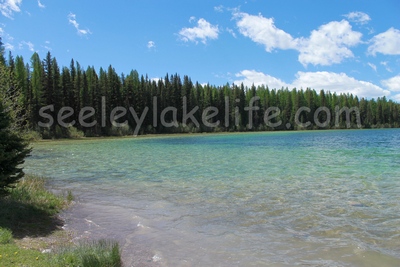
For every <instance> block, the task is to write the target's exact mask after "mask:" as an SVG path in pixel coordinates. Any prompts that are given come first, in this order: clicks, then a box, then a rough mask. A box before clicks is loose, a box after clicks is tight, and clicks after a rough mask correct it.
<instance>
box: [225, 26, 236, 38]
mask: <svg viewBox="0 0 400 267" xmlns="http://www.w3.org/2000/svg"><path fill="white" fill-rule="evenodd" d="M226 31H227V32H229V33H230V34H231V35H232V36H233V37H234V38H236V33H235V32H234V31H233V30H232V29H230V28H226Z"/></svg>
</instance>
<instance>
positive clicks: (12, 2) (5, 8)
mask: <svg viewBox="0 0 400 267" xmlns="http://www.w3.org/2000/svg"><path fill="white" fill-rule="evenodd" d="M21 4H22V0H1V1H0V11H1V14H3V16H5V17H7V18H10V19H12V15H13V13H14V12H20V11H21V8H20V6H21Z"/></svg>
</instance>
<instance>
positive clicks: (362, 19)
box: [343, 11, 371, 24]
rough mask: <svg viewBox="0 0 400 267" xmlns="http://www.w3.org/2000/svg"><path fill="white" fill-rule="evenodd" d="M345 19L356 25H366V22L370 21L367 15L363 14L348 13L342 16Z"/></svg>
mask: <svg viewBox="0 0 400 267" xmlns="http://www.w3.org/2000/svg"><path fill="white" fill-rule="evenodd" d="M343 16H344V17H346V18H347V19H348V20H350V21H352V22H355V23H358V24H366V23H368V21H370V20H371V18H370V16H368V14H365V13H364V12H359V11H357V12H350V13H348V14H346V15H343Z"/></svg>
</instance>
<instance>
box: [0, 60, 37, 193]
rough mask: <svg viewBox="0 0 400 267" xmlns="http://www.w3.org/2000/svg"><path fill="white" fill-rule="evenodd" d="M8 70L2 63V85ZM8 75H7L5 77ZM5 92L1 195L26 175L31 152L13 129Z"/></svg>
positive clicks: (0, 104) (0, 100)
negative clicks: (26, 164)
mask: <svg viewBox="0 0 400 267" xmlns="http://www.w3.org/2000/svg"><path fill="white" fill-rule="evenodd" d="M7 74H8V72H7V69H6V67H5V66H4V65H3V64H1V63H0V78H1V79H0V87H6V86H7V84H4V83H5V81H6V80H7V78H9V76H7ZM5 76H6V77H5ZM4 97H5V96H4V94H3V93H1V94H0V196H3V195H6V194H7V192H8V189H9V188H12V187H13V185H14V184H15V183H16V182H17V181H18V180H19V179H20V178H21V177H23V175H24V172H23V171H22V168H21V167H19V165H21V164H22V163H24V159H25V157H27V156H28V155H29V153H30V151H31V150H30V149H29V148H27V147H28V144H27V143H26V142H25V141H24V140H23V139H22V138H21V137H20V136H19V135H17V134H16V132H15V131H13V130H12V123H11V122H12V119H11V116H10V113H9V111H7V110H6V107H5V106H4V103H5V101H4Z"/></svg>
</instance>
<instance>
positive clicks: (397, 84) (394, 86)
mask: <svg viewBox="0 0 400 267" xmlns="http://www.w3.org/2000/svg"><path fill="white" fill-rule="evenodd" d="M381 83H382V85H383V86H385V87H386V88H387V89H389V90H390V91H394V92H400V74H398V75H397V76H394V77H392V78H390V79H387V80H383V81H381Z"/></svg>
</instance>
